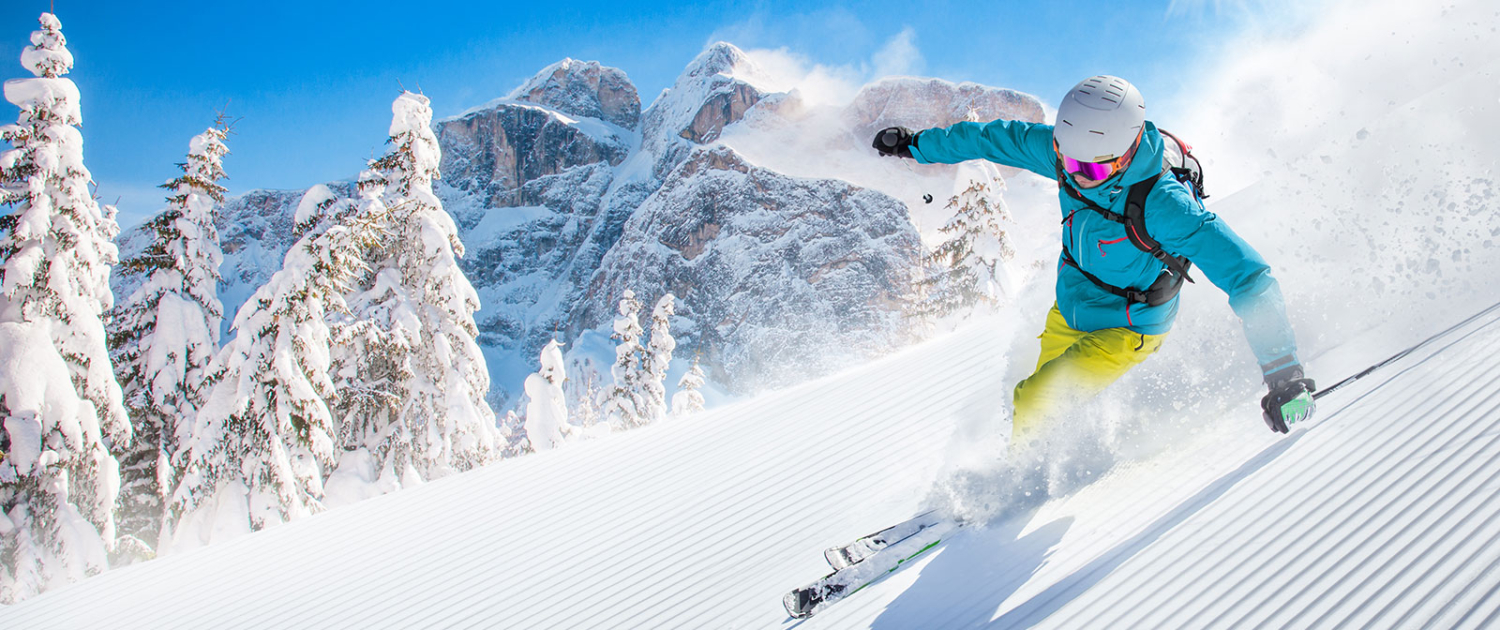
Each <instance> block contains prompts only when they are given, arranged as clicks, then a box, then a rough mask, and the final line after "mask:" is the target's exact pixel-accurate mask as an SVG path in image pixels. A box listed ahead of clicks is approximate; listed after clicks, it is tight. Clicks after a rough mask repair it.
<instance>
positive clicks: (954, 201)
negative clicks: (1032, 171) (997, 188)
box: [915, 181, 1015, 317]
mask: <svg viewBox="0 0 1500 630" xmlns="http://www.w3.org/2000/svg"><path fill="white" fill-rule="evenodd" d="M991 184H992V182H981V181H971V182H970V183H969V187H968V188H967V189H965V190H964V191H963V192H962V193H959V194H957V195H954V196H953V197H952V198H950V199H949V200H948V208H950V209H952V210H953V211H954V214H953V217H952V218H950V219H949V220H948V222H947V223H946V224H945V225H943V227H942V228H940V230H939V231H940V232H942V233H943V234H944V235H945V237H946V238H945V240H944V241H943V242H942V243H939V244H938V246H937V247H936V248H934V249H933V250H932V251H931V252H930V253H928V255H927V257H926V259H925V260H924V261H923V264H924V267H925V266H928V265H931V266H935V267H936V268H937V273H935V274H933V275H930V276H927V277H925V278H923V279H921V280H920V281H919V282H920V283H921V284H922V285H925V286H924V287H923V289H924V290H923V291H921V292H919V294H921V295H923V296H924V300H923V301H922V302H921V303H919V304H917V305H916V306H915V308H916V313H917V315H919V316H936V317H943V316H946V315H950V314H953V313H955V312H958V311H960V310H964V309H968V308H971V307H975V306H984V307H993V306H995V305H997V304H999V303H1000V301H1001V300H1003V299H1004V298H1005V292H1006V286H1007V284H1008V282H1009V277H1008V270H1007V268H1006V263H1007V262H1008V261H1010V260H1011V259H1013V258H1014V257H1015V249H1014V248H1013V247H1012V245H1011V243H1010V237H1009V236H1008V235H1007V233H1006V230H1005V227H1004V224H1005V223H1008V222H1009V221H1010V213H1009V212H1008V211H1007V210H1006V209H1005V203H1004V202H1003V201H1001V200H1000V199H999V198H998V197H996V196H995V194H994V193H993V191H991V189H990V187H991Z"/></svg>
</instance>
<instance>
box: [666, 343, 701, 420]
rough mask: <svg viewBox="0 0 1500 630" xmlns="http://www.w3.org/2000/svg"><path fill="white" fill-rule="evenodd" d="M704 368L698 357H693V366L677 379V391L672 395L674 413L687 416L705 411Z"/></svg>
mask: <svg viewBox="0 0 1500 630" xmlns="http://www.w3.org/2000/svg"><path fill="white" fill-rule="evenodd" d="M702 388H703V368H702V367H699V365H698V357H693V366H692V367H690V368H688V371H687V373H685V374H683V375H682V379H681V380H678V381H677V393H676V394H673V395H672V415H674V416H686V415H690V414H695V413H698V412H700V411H703V394H702V393H700V392H699V391H698V390H699V389H702Z"/></svg>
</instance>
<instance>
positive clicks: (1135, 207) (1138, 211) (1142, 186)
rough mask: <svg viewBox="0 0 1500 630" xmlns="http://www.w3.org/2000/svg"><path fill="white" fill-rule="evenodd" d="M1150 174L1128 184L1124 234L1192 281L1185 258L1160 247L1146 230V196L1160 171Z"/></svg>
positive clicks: (1139, 247)
mask: <svg viewBox="0 0 1500 630" xmlns="http://www.w3.org/2000/svg"><path fill="white" fill-rule="evenodd" d="M1166 172H1167V171H1166V170H1165V169H1164V170H1162V172H1161V173H1157V174H1155V175H1152V176H1151V177H1150V178H1149V179H1143V180H1141V181H1139V182H1136V183H1134V184H1131V185H1130V192H1128V193H1126V196H1125V236H1127V237H1129V238H1130V243H1131V244H1132V245H1135V246H1136V249H1139V250H1141V251H1143V252H1146V253H1148V254H1151V257H1152V258H1155V259H1157V260H1159V261H1161V262H1162V264H1164V265H1166V266H1167V268H1169V269H1171V270H1172V271H1174V272H1176V273H1178V274H1180V275H1181V276H1182V277H1183V278H1185V279H1187V281H1188V282H1192V281H1193V278H1192V276H1189V275H1188V268H1189V267H1191V266H1192V263H1191V262H1189V261H1188V260H1187V259H1186V258H1179V257H1177V256H1173V255H1171V254H1168V253H1167V252H1166V250H1163V249H1162V248H1161V243H1158V242H1157V241H1156V239H1154V238H1151V233H1150V232H1149V231H1147V230H1146V197H1147V196H1148V195H1150V194H1151V190H1152V189H1153V188H1155V187H1156V182H1157V181H1159V180H1160V179H1161V176H1162V173H1166Z"/></svg>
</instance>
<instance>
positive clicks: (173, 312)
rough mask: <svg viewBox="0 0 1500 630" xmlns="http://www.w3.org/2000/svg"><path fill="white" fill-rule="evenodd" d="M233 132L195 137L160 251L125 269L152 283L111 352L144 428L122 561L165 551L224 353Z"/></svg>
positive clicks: (126, 493) (124, 495) (126, 484)
mask: <svg viewBox="0 0 1500 630" xmlns="http://www.w3.org/2000/svg"><path fill="white" fill-rule="evenodd" d="M228 132H229V127H228V125H227V124H226V123H225V122H224V121H223V119H222V118H221V119H220V121H219V123H218V124H216V125H215V126H213V127H210V128H209V129H208V130H207V131H204V132H203V133H201V134H198V135H197V136H194V137H193V139H192V141H191V142H190V143H189V145H188V154H187V161H186V162H183V163H181V164H178V167H179V168H181V169H182V175H179V176H178V177H176V178H174V179H172V180H170V181H168V182H167V183H166V184H163V185H162V188H165V189H167V190H169V191H171V194H170V195H169V196H168V197H167V208H166V210H164V211H162V212H161V214H158V215H157V216H156V217H155V218H153V219H151V220H150V221H148V222H146V225H145V228H146V229H148V230H150V231H151V232H152V233H153V240H152V242H151V244H150V245H148V246H147V247H146V249H145V250H143V251H142V252H141V253H140V254H139V255H137V256H135V257H133V258H130V259H129V260H126V261H124V262H123V263H121V265H120V267H121V270H122V272H123V273H124V274H127V275H136V276H141V277H143V280H142V281H141V282H139V283H132V284H138V285H139V288H137V289H136V290H135V291H134V292H133V293H131V294H130V296H129V297H127V298H125V300H124V301H123V303H121V304H120V305H119V306H118V307H117V308H116V309H115V310H114V311H113V312H112V313H111V316H110V324H111V326H110V328H111V332H110V339H109V341H110V352H111V356H112V357H113V359H114V365H115V372H116V374H117V375H119V379H120V386H121V388H122V389H123V390H124V393H125V405H126V407H127V408H128V409H129V412H130V419H131V423H132V424H133V426H134V428H135V443H134V445H133V446H132V447H131V448H130V449H129V450H128V451H127V452H126V453H125V454H124V455H123V456H122V457H121V458H120V464H121V467H122V469H121V477H122V481H123V486H122V487H121V493H120V524H119V527H120V532H121V534H122V537H121V543H122V547H121V549H119V550H117V553H116V558H117V559H119V560H125V561H129V560H131V559H137V558H140V557H144V556H147V555H149V553H150V551H149V550H150V549H152V548H154V547H155V546H156V540H157V536H158V534H159V533H160V531H161V526H162V518H163V516H164V514H165V509H166V497H167V494H168V493H169V492H171V489H172V485H173V484H174V483H175V482H176V480H175V479H172V475H171V470H172V468H171V465H170V463H169V459H170V458H171V456H172V453H174V452H175V451H176V449H177V435H178V432H179V431H186V430H187V429H188V428H189V427H191V426H192V422H193V419H194V418H196V417H197V415H198V407H199V406H200V405H201V404H202V402H203V398H204V394H205V393H206V387H205V385H206V383H207V381H208V378H209V367H210V364H211V363H212V362H213V357H214V354H215V353H217V352H218V349H219V325H220V322H221V321H222V320H223V319H224V307H223V306H222V305H220V303H219V297H218V282H219V263H220V262H221V261H222V260H223V257H224V254H223V252H222V250H220V249H219V233H218V229H217V228H215V227H214V217H215V215H216V214H217V209H218V204H220V203H223V201H224V187H223V186H221V185H219V183H218V182H219V180H221V179H224V168H223V164H222V160H223V158H224V156H225V155H226V154H228V153H229V150H228V148H227V147H225V145H224V138H225V137H226V136H227V135H228ZM142 546H144V548H143V547H142ZM126 547H132V548H131V549H127V548H126Z"/></svg>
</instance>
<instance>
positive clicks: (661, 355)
mask: <svg viewBox="0 0 1500 630" xmlns="http://www.w3.org/2000/svg"><path fill="white" fill-rule="evenodd" d="M676 303H677V298H676V296H673V295H672V294H671V293H668V294H666V295H663V296H661V299H660V300H657V301H656V307H655V308H652V309H651V341H650V342H649V343H647V345H646V356H645V361H644V362H643V363H644V364H643V365H642V366H641V369H642V370H644V373H643V374H641V379H640V380H641V388H642V389H643V390H644V391H645V401H646V414H645V415H646V419H647V421H652V420H658V419H661V418H662V417H664V416H666V415H667V384H666V379H667V367H668V366H669V365H671V363H672V351H673V350H675V349H676V348H677V340H676V339H673V338H672V322H671V319H672V314H673V311H674V309H675V308H676Z"/></svg>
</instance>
